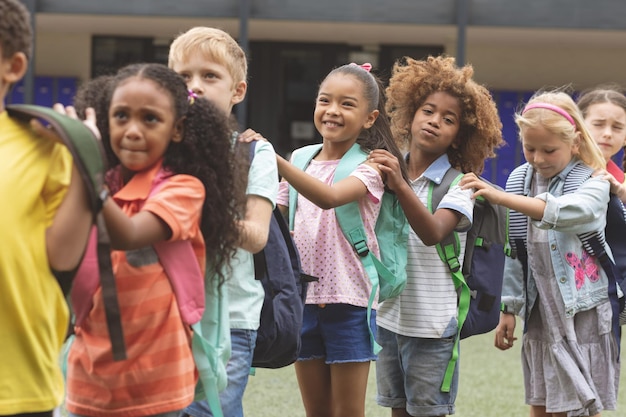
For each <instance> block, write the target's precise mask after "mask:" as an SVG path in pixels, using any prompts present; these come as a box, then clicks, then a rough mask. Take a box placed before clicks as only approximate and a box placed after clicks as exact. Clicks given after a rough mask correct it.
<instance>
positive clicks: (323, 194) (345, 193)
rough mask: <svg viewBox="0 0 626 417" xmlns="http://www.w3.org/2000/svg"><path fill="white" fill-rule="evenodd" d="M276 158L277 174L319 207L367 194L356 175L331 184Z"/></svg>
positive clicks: (343, 202)
mask: <svg viewBox="0 0 626 417" xmlns="http://www.w3.org/2000/svg"><path fill="white" fill-rule="evenodd" d="M276 160H277V163H278V172H279V174H280V175H281V176H282V177H283V178H284V179H285V180H287V181H288V182H289V185H291V186H292V187H294V188H295V189H296V190H298V193H300V194H301V195H302V196H304V197H305V198H306V199H307V200H309V201H311V202H312V203H313V204H315V205H316V206H318V207H319V208H321V209H324V210H327V209H331V208H335V207H339V206H342V205H344V204H347V203H351V202H353V201H356V200H358V199H360V198H361V197H363V196H365V195H366V194H367V187H366V186H365V184H363V182H362V181H361V180H359V179H358V178H356V177H353V176H348V177H347V178H344V179H343V180H341V181H339V182H337V183H335V184H333V185H328V184H324V183H323V182H322V181H320V180H318V179H317V178H314V177H312V176H310V175H309V174H307V173H306V172H304V171H302V170H301V169H299V168H297V167H295V166H294V165H292V164H291V163H289V162H288V161H287V160H285V159H284V158H283V157H281V156H280V155H278V154H277V155H276ZM374 169H376V168H374Z"/></svg>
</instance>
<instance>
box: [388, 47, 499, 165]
mask: <svg viewBox="0 0 626 417" xmlns="http://www.w3.org/2000/svg"><path fill="white" fill-rule="evenodd" d="M473 75H474V69H473V68H472V66H471V65H465V66H463V67H462V68H458V67H457V66H456V64H455V61H454V58H452V57H442V56H439V57H432V56H431V57H428V58H427V59H426V60H421V61H418V60H415V59H412V58H409V57H406V58H405V59H404V62H402V61H399V62H396V63H395V64H394V66H393V72H392V76H391V79H390V80H389V87H387V90H386V93H387V112H388V113H389V116H390V117H391V131H392V133H393V135H394V138H395V140H396V142H397V143H398V146H399V147H400V148H407V147H408V146H409V145H410V142H411V124H412V123H413V117H415V112H416V111H417V109H418V108H420V106H422V104H423V103H424V101H425V100H426V99H427V98H428V96H430V95H431V94H434V93H437V92H439V91H441V92H445V93H448V94H450V95H451V96H453V97H456V98H457V99H458V100H459V105H460V107H461V115H460V117H461V120H460V126H459V133H458V134H457V138H456V141H455V142H456V143H455V146H450V147H448V149H447V151H446V153H447V154H448V159H449V161H450V164H451V165H452V166H453V167H454V168H456V169H458V170H460V171H463V172H475V173H477V174H480V173H481V172H482V171H483V168H484V164H485V159H487V158H493V157H494V156H496V154H495V150H496V149H497V148H498V147H499V146H502V144H503V143H504V141H503V139H502V123H501V122H500V117H499V116H498V110H497V109H496V104H495V102H494V101H493V98H492V97H491V94H490V93H489V91H488V90H487V89H486V88H485V87H484V86H482V85H480V84H478V83H476V82H475V81H474V80H473V79H472V76H473Z"/></svg>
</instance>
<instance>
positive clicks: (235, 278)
mask: <svg viewBox="0 0 626 417" xmlns="http://www.w3.org/2000/svg"><path fill="white" fill-rule="evenodd" d="M246 194H247V195H258V196H261V197H263V198H266V199H267V200H268V201H270V202H271V203H272V208H274V207H276V195H277V194H278V168H277V167H276V153H275V152H274V147H273V146H272V145H271V144H270V143H269V142H265V141H257V142H256V148H255V154H254V159H253V160H252V163H251V164H250V171H249V173H248V188H247V190H246ZM226 285H227V287H226V288H227V290H228V298H229V300H228V303H229V313H230V328H231V329H246V330H256V329H258V327H259V317H260V316H261V307H263V298H264V297H265V291H264V290H263V285H261V282H260V281H258V280H256V279H255V278H254V260H253V257H252V254H251V253H250V252H248V251H246V250H243V249H239V250H238V251H237V254H236V255H235V257H234V259H233V261H232V275H231V276H229V277H228V279H227V281H226Z"/></svg>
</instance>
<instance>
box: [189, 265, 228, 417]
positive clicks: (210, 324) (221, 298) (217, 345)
mask: <svg viewBox="0 0 626 417" xmlns="http://www.w3.org/2000/svg"><path fill="white" fill-rule="evenodd" d="M213 273H214V272H213V269H212V268H209V267H208V266H207V269H206V272H205V309H204V313H203V315H202V318H201V319H200V321H199V322H197V323H194V324H192V325H191V329H192V330H193V336H192V339H191V351H192V354H193V358H194V362H195V365H196V369H197V370H198V376H199V381H198V383H197V384H196V391H195V396H194V400H196V401H197V400H202V399H206V401H207V403H208V404H209V408H210V409H211V413H212V415H213V416H215V417H223V416H224V414H223V411H222V406H221V403H220V397H219V393H220V392H221V391H222V390H223V389H224V388H226V385H227V383H228V376H227V373H226V364H227V362H228V360H229V359H230V354H231V345H230V319H229V312H228V291H227V290H226V286H225V285H223V284H220V283H219V282H218V280H216V279H214V277H213V276H212V275H213Z"/></svg>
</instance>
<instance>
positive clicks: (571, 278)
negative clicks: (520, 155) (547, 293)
mask: <svg viewBox="0 0 626 417" xmlns="http://www.w3.org/2000/svg"><path fill="white" fill-rule="evenodd" d="M577 164H582V162H581V161H579V160H576V159H575V160H572V162H570V163H569V164H568V165H567V166H566V167H565V168H564V169H563V170H562V171H561V172H560V173H559V174H558V175H556V176H555V177H553V178H552V179H550V182H549V183H548V192H547V193H542V194H539V195H537V196H535V198H539V199H541V200H543V201H545V202H546V208H545V210H544V213H543V218H542V219H541V220H532V219H530V222H531V225H532V227H538V228H541V229H546V230H547V231H548V242H549V246H548V247H549V249H550V254H551V258H552V266H553V269H554V271H553V276H554V277H555V279H556V280H557V281H558V283H559V290H560V293H561V297H562V299H563V304H564V306H565V314H566V316H567V317H572V316H574V314H576V313H577V312H578V311H584V310H588V309H591V308H594V307H595V306H597V305H599V304H601V303H602V302H604V301H606V300H607V299H608V279H607V277H606V274H605V273H604V270H603V269H602V267H601V266H600V263H599V262H598V261H597V260H595V258H589V259H587V262H594V263H595V271H596V272H597V273H598V277H599V279H597V280H592V279H589V277H587V276H583V278H584V281H583V282H581V281H580V279H579V283H578V285H577V282H576V274H577V273H578V274H579V278H580V277H581V276H582V275H581V274H584V271H583V269H584V265H585V262H581V263H579V264H578V266H575V265H576V262H574V261H575V260H583V252H584V250H583V247H582V243H581V241H580V239H579V237H578V234H581V233H586V232H591V231H601V233H602V234H604V228H605V224H606V210H607V205H608V202H609V183H608V182H607V181H605V180H603V179H602V178H601V177H592V178H589V179H588V180H587V181H585V182H583V183H582V184H581V185H580V187H579V188H578V190H577V191H576V192H572V193H568V194H563V185H564V184H565V182H564V181H565V178H566V177H567V175H568V173H569V172H570V171H571V170H572V168H573V167H574V166H576V165H577ZM523 170H527V173H526V177H525V179H524V190H523V194H524V195H529V192H530V186H531V182H532V178H533V174H534V169H533V168H532V167H531V166H527V164H524V165H522V166H520V167H518V168H516V169H515V170H514V171H513V173H511V176H510V177H509V181H511V180H510V179H511V178H512V177H514V176H515V175H516V173H517V174H518V175H519V174H520V172H523ZM522 175H523V174H522ZM507 191H513V190H510V187H509V182H507ZM605 246H606V251H607V253H608V254H609V256H611V257H612V254H611V251H610V248H608V246H607V245H605ZM568 258H569V260H570V261H569V262H568ZM570 263H571V264H570ZM581 266H582V267H583V268H581ZM589 268H590V270H593V269H594V267H593V265H591V266H589ZM523 269H524V268H523V267H522V263H521V262H520V260H519V259H516V258H513V257H507V258H506V261H505V266H504V283H503V289H502V303H503V304H504V305H505V306H506V307H507V310H508V311H511V312H514V313H515V314H517V315H519V316H521V317H522V318H524V319H527V318H528V315H529V314H530V311H531V310H532V308H533V306H534V303H535V301H536V299H537V287H536V284H535V280H534V277H533V274H532V271H531V270H530V268H528V277H527V282H526V285H525V284H524V273H523ZM525 287H526V290H525Z"/></svg>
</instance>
